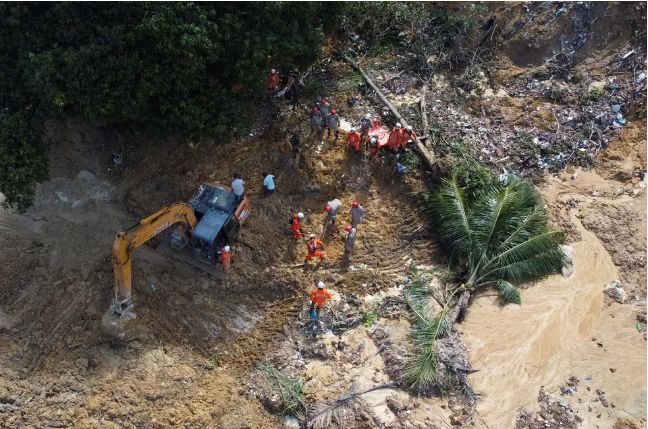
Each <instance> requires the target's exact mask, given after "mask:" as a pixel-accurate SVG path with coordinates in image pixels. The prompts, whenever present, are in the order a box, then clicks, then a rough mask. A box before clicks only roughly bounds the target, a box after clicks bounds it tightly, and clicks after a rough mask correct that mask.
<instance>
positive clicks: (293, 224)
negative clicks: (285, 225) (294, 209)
mask: <svg viewBox="0 0 648 429" xmlns="http://www.w3.org/2000/svg"><path fill="white" fill-rule="evenodd" d="M302 219H304V213H302V212H299V213H295V214H294V215H293V217H292V219H291V220H290V230H291V231H292V233H293V237H295V240H299V239H300V238H302V235H301V231H300V230H299V229H300V228H301V221H302Z"/></svg>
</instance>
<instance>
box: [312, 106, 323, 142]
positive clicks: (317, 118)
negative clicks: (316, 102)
mask: <svg viewBox="0 0 648 429" xmlns="http://www.w3.org/2000/svg"><path fill="white" fill-rule="evenodd" d="M310 126H311V135H312V134H313V133H314V132H316V131H317V132H321V131H322V113H321V112H320V111H319V109H318V108H317V106H315V107H313V111H312V112H311V116H310Z"/></svg>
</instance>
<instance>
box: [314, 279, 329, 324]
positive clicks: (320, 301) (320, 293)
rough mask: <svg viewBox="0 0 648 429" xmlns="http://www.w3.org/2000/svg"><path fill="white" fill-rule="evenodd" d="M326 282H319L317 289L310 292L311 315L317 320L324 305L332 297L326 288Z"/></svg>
mask: <svg viewBox="0 0 648 429" xmlns="http://www.w3.org/2000/svg"><path fill="white" fill-rule="evenodd" d="M324 286H325V285H324V282H319V283H317V289H315V290H314V291H313V292H311V294H310V300H311V303H310V311H309V313H310V317H311V319H314V320H317V319H318V318H319V314H320V310H321V308H322V307H324V304H325V303H326V301H327V300H329V299H331V294H330V293H329V292H328V291H327V290H326V289H324Z"/></svg>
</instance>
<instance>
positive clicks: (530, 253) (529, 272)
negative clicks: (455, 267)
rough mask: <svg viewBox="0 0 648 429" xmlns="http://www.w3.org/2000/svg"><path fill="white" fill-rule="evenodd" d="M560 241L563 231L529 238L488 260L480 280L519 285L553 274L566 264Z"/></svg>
mask: <svg viewBox="0 0 648 429" xmlns="http://www.w3.org/2000/svg"><path fill="white" fill-rule="evenodd" d="M561 241H562V233H561V232H560V231H547V232H544V233H542V234H538V235H536V236H534V237H530V238H528V239H527V240H526V241H524V242H522V243H518V244H516V245H515V246H512V247H511V248H509V249H507V250H506V251H504V252H502V253H500V254H499V255H497V256H495V257H494V258H492V259H491V260H489V261H488V263H486V264H485V265H484V266H483V267H482V271H481V273H480V279H481V280H484V279H492V278H498V279H504V280H510V281H514V282H516V283H519V282H525V281H530V280H535V279H538V278H542V277H544V276H546V275H549V274H553V273H555V272H557V271H559V270H560V269H561V268H562V266H563V264H564V258H565V255H564V253H563V252H562V250H561V249H560V246H559V245H560V242H561Z"/></svg>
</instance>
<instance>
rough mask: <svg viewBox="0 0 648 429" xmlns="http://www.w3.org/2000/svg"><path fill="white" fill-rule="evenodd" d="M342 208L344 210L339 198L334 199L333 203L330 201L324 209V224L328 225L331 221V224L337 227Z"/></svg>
mask: <svg viewBox="0 0 648 429" xmlns="http://www.w3.org/2000/svg"><path fill="white" fill-rule="evenodd" d="M341 208H342V202H341V201H340V200H338V199H337V198H336V199H334V200H333V201H329V202H328V203H326V207H324V211H326V217H325V218H324V223H327V222H328V221H329V220H330V221H331V222H330V224H331V225H335V220H336V219H337V214H338V212H339V211H340V209H341Z"/></svg>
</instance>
